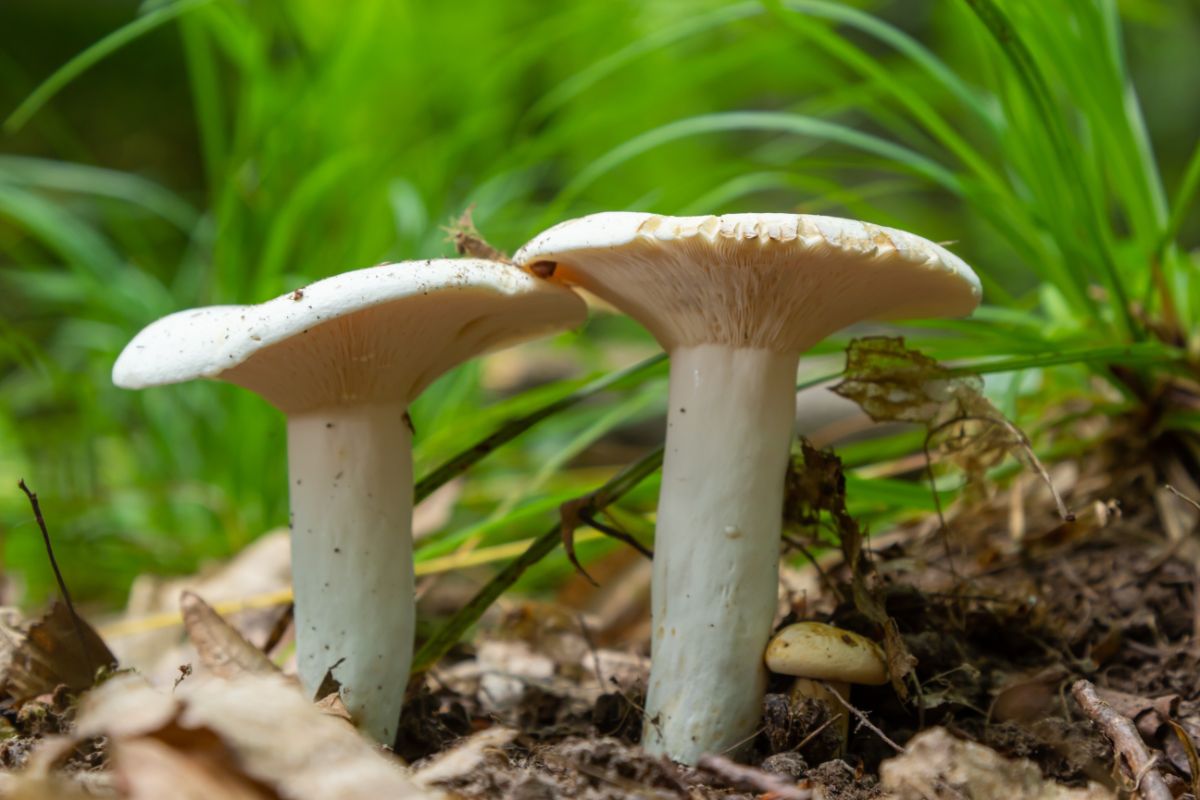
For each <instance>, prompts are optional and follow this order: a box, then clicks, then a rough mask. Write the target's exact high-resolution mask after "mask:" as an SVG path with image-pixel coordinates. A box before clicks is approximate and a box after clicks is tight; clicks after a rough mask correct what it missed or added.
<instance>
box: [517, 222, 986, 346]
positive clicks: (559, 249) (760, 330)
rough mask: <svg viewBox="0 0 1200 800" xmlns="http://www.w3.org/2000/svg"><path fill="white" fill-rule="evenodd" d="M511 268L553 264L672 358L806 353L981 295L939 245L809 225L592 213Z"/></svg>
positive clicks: (948, 310)
mask: <svg viewBox="0 0 1200 800" xmlns="http://www.w3.org/2000/svg"><path fill="white" fill-rule="evenodd" d="M514 260H515V262H516V263H517V264H518V265H521V266H524V267H526V268H532V265H538V264H544V263H546V262H551V263H555V265H556V268H555V270H554V273H553V277H552V279H553V280H554V281H556V282H560V283H565V284H568V285H572V284H574V285H579V286H582V287H583V288H586V289H588V290H589V291H591V292H592V293H594V294H596V295H598V296H599V297H601V298H603V299H604V300H607V301H609V302H611V303H613V304H614V305H616V306H617V307H619V308H621V309H624V310H625V311H626V313H628V314H629V315H630V316H632V317H634V318H635V319H637V320H638V321H639V322H640V323H642V325H644V326H645V327H646V328H647V329H648V330H650V332H651V333H653V334H654V335H655V337H656V338H658V340H659V342H660V343H662V344H663V345H664V347H666V348H667V349H671V348H673V347H676V346H694V345H698V344H705V343H720V344H728V345H732V346H735V347H754V348H765V349H769V350H775V351H777V352H801V351H803V350H806V349H807V348H808V347H810V346H812V345H813V344H815V343H816V342H818V341H820V340H821V339H822V338H824V337H825V336H827V335H829V334H831V333H833V332H835V331H838V330H840V329H842V328H844V327H846V326H848V325H850V324H853V323H855V322H858V321H862V320H872V319H873V320H881V319H901V318H920V317H941V316H963V315H966V314H968V313H970V312H971V311H972V310H973V309H974V308H975V307H976V306H977V305H978V304H979V299H980V294H981V289H980V284H979V279H978V278H977V277H976V276H975V274H974V273H973V272H972V271H971V269H970V267H968V266H967V265H966V264H965V263H964V262H963V261H962V259H960V258H958V257H957V256H955V255H954V254H952V253H950V252H949V251H947V250H946V249H945V248H943V247H941V246H939V245H937V244H934V243H933V242H931V241H928V240H926V239H923V238H921V237H919V236H916V235H914V234H911V233H906V232H904V231H898V230H894V229H892V228H884V227H880V226H878V225H872V224H870V223H865V222H858V221H856V220H848V219H839V218H836V217H822V216H812V215H804V214H727V215H724V216H706V217H663V216H658V215H654V214H643V213H633V212H608V213H601V214H593V215H591V216H587V217H581V218H579V219H575V220H570V221H568V222H564V223H561V224H559V225H556V226H554V227H553V228H550V229H549V230H547V231H545V232H543V233H541V234H540V235H538V236H537V237H536V238H534V239H533V240H532V241H531V242H529V243H528V244H526V245H525V246H524V247H522V248H521V249H520V250H518V251H517V253H516V255H515V256H514Z"/></svg>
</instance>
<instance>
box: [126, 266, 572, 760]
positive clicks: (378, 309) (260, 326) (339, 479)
mask: <svg viewBox="0 0 1200 800" xmlns="http://www.w3.org/2000/svg"><path fill="white" fill-rule="evenodd" d="M584 316H585V307H584V304H583V302H582V301H581V300H580V299H579V297H578V296H576V295H575V294H574V293H573V292H571V291H569V290H567V289H563V288H562V287H559V286H554V285H551V284H549V283H547V282H546V281H542V280H538V279H537V278H533V277H531V276H529V275H527V274H525V273H523V272H521V271H520V270H518V269H516V268H514V267H512V266H509V265H506V264H499V263H494V262H490V261H481V260H473V259H462V260H435V261H424V262H408V263H400V264H385V265H382V266H378V267H372V268H369V269H362V270H356V271H354V272H347V273H345V274H342V275H337V276H335V277H332V278H327V279H325V280H322V281H318V282H317V283H314V284H311V285H310V286H306V287H304V288H303V289H299V290H297V291H295V292H293V293H291V294H288V295H284V296H282V297H277V298H275V299H274V300H270V301H268V302H266V303H262V304H261V305H255V306H212V307H208V308H199V309H194V310H191V311H182V312H179V313H176V314H172V315H170V316H168V317H164V318H163V319H160V320H158V321H157V322H155V323H153V324H151V325H149V326H148V327H147V328H145V329H144V330H143V331H141V332H140V333H139V334H138V335H137V336H136V337H134V339H133V341H131V342H130V343H129V345H128V346H126V348H125V350H124V351H123V352H122V353H121V355H120V357H119V358H118V359H117V362H116V365H115V366H114V367H113V382H114V383H116V384H117V385H118V386H122V387H126V388H130V389H137V388H144V387H147V386H158V385H162V384H168V383H177V382H180V381H187V380H192V379H194V378H219V379H220V380H224V381H229V382H231V383H236V384H238V385H240V386H244V387H246V388H247V389H250V390H251V391H254V392H257V393H258V394H259V395H261V396H262V397H263V398H265V399H266V400H267V401H268V402H270V403H271V404H272V405H274V406H275V407H276V408H278V409H279V410H280V411H282V412H284V414H286V415H287V433H288V479H289V493H290V495H291V526H292V582H293V586H294V591H295V598H296V617H295V620H296V651H297V661H298V664H299V671H300V679H301V682H302V683H303V685H304V687H305V688H306V690H308V691H309V692H313V691H315V690H316V689H317V688H318V687H319V686H320V684H321V682H322V681H323V680H324V678H325V676H326V674H327V673H330V672H332V675H333V677H334V678H335V679H336V680H337V681H338V683H339V684H340V685H341V695H342V700H343V701H344V703H345V705H346V708H347V709H348V710H349V711H350V713H351V715H352V716H353V717H354V719H355V721H356V722H357V723H358V724H359V725H360V726H361V727H362V728H363V729H364V730H366V731H367V732H368V733H369V734H371V735H372V736H373V737H375V738H376V739H377V740H379V741H381V742H384V743H387V744H390V743H391V742H392V740H393V738H394V737H395V735H396V724H397V722H398V720H399V717H400V707H401V703H402V701H403V696H404V689H405V683H406V682H407V679H408V670H409V666H410V664H411V660H412V647H413V632H414V631H413V625H414V607H413V560H412V538H411V535H410V533H411V526H412V503H413V477H412V435H411V431H410V429H409V423H408V421H407V418H406V412H407V408H408V405H409V404H410V403H411V402H412V401H413V400H414V399H415V398H416V397H417V395H419V394H420V393H421V391H422V390H424V389H425V387H427V386H428V385H429V384H430V383H432V382H433V380H434V379H435V378H437V377H438V376H439V375H441V374H442V373H443V372H445V371H446V370H448V369H450V368H451V367H453V366H455V365H457V364H460V363H462V362H464V361H466V360H468V359H470V358H471V357H473V356H476V355H478V354H480V353H482V352H484V351H487V350H492V349H495V348H498V347H501V346H504V345H508V344H513V343H516V342H518V341H521V340H524V339H530V338H533V337H536V336H541V335H544V334H548V333H552V332H555V331H558V330H561V329H564V328H567V327H571V326H575V325H578V324H580V323H581V322H582V321H583V319H584Z"/></svg>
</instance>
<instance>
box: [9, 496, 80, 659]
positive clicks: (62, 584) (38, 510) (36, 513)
mask: <svg viewBox="0 0 1200 800" xmlns="http://www.w3.org/2000/svg"><path fill="white" fill-rule="evenodd" d="M17 487H18V488H20V490H21V491H22V492H24V493H25V496H26V497H28V498H29V505H30V506H32V507H33V518H34V519H35V520H37V525H38V529H39V530H41V532H42V541H43V542H44V543H45V545H46V556H47V557H48V558H49V559H50V569H51V570H53V571H54V580H55V581H57V582H58V591H59V594H61V595H62V599H63V602H64V603H66V605H67V611H68V612H70V614H71V623H72V624H73V625H74V626H75V635H76V636H78V637H79V649H80V650H81V651H82V652H83V657H84V658H85V659H87V660H89V661H90V660H91V657H92V654H91V652H90V651H89V650H88V646H87V637H86V636H84V634H83V624H82V623H81V622H80V620H79V615H78V614H76V613H75V606H74V604H72V603H71V593H70V592H68V591H67V582H66V581H64V580H63V576H62V572H61V571H60V570H59V568H58V561H57V559H55V558H54V548H53V547H51V546H50V531H48V530H46V518H45V517H43V516H42V505H41V503H39V502H38V496H37V493H36V492H34V491H33V490H31V489H30V488H29V487H28V486H27V485H26V484H25V479H24V478H21V479H20V480H18V481H17Z"/></svg>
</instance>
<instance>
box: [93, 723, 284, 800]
mask: <svg viewBox="0 0 1200 800" xmlns="http://www.w3.org/2000/svg"><path fill="white" fill-rule="evenodd" d="M189 733H191V734H194V735H196V736H197V737H198V736H200V735H204V736H207V737H211V736H212V735H213V734H212V732H211V731H191V732H189ZM181 745H183V746H184V747H185V748H186V749H181ZM110 757H111V759H112V770H113V773H114V774H115V775H116V776H117V778H118V780H119V782H120V785H121V787H122V789H123V790H124V793H123V797H125V798H127V800H163V798H167V797H169V798H171V800H279V798H280V796H279V794H278V793H276V792H274V791H272V790H271V789H269V788H267V787H264V786H261V785H258V784H257V782H256V781H254V780H253V779H251V778H250V777H249V776H247V775H245V774H243V773H242V772H240V771H239V770H238V769H237V768H236V767H235V765H234V761H233V759H232V758H231V757H230V756H229V755H228V754H227V753H220V752H214V753H208V752H205V751H204V749H203V748H200V747H197V746H195V745H193V744H189V743H188V742H187V741H186V740H185V741H177V742H173V743H171V744H167V743H166V742H162V741H159V740H158V739H157V738H150V737H147V738H140V739H131V740H128V741H122V742H116V743H114V744H113V746H112V749H111V753H110Z"/></svg>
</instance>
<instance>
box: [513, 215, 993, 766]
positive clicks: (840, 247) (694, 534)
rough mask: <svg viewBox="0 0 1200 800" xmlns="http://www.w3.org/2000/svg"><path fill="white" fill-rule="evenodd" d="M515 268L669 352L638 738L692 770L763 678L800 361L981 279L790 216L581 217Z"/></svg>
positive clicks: (975, 291)
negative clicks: (592, 299)
mask: <svg viewBox="0 0 1200 800" xmlns="http://www.w3.org/2000/svg"><path fill="white" fill-rule="evenodd" d="M515 259H516V262H517V263H518V264H520V265H522V266H524V267H526V268H527V269H529V270H530V271H532V272H534V273H536V274H538V275H544V276H551V278H552V280H555V281H558V282H561V283H564V284H566V285H572V286H580V287H583V288H585V289H587V290H588V291H590V292H592V293H593V294H595V295H597V296H599V297H600V298H602V299H604V300H606V301H608V302H609V303H611V304H612V305H614V306H616V307H617V308H619V309H621V310H623V311H624V312H625V313H627V314H629V315H630V316H632V317H634V318H635V319H637V320H638V321H639V322H640V323H641V324H642V325H644V326H645V327H646V328H647V329H648V330H649V331H650V332H651V333H652V334H654V336H655V338H657V339H658V341H659V343H660V344H661V345H662V346H663V348H664V349H665V350H667V352H669V353H670V355H671V377H670V389H669V392H670V398H669V403H670V406H669V409H668V416H667V441H666V455H665V461H664V464H663V478H662V490H661V495H660V497H659V504H658V526H657V527H658V530H657V534H656V536H655V557H654V577H653V590H652V594H653V598H652V613H653V616H654V624H653V631H654V634H653V641H652V655H653V664H652V668H651V677H650V686H649V697H648V698H647V705H646V726H645V731H644V735H643V742H644V744H645V746H646V748H647V749H649V750H650V751H651V752H654V753H666V754H668V755H670V756H671V757H672V758H674V759H676V760H678V761H683V762H687V763H695V761H696V759H697V758H699V756H700V755H701V754H703V753H706V752H707V753H720V752H727V751H729V750H730V749H736V748H737V746H738V745H739V743H741V742H744V741H746V740H748V738H749V735H750V734H751V732H752V731H753V730H754V728H755V726H756V725H757V722H758V719H759V716H760V706H761V702H762V695H763V691H764V688H765V683H766V674H765V672H764V670H763V667H762V664H761V660H760V658H759V654H760V653H762V652H763V648H764V647H765V645H766V643H767V637H768V636H769V635H770V629H771V619H772V612H773V610H774V607H775V594H776V585H777V575H778V560H779V535H780V526H781V517H782V497H783V481H784V473H785V470H786V466H787V461H788V451H789V447H790V443H791V439H792V434H793V426H794V419H795V391H794V382H795V377H796V368H797V362H798V359H799V357H800V354H801V353H802V352H803V351H805V350H807V349H808V348H809V347H811V346H812V345H814V344H816V343H817V342H819V341H820V340H821V339H823V338H824V337H826V336H828V335H829V334H831V333H833V332H835V331H838V330H840V329H842V328H844V327H846V326H848V325H851V324H853V323H855V322H858V321H861V320H868V319H895V318H905V317H909V318H914V317H933V316H960V315H965V314H968V313H970V311H971V310H972V309H974V308H975V306H976V305H977V304H978V303H979V295H980V286H979V281H978V279H977V278H976V277H975V275H974V274H973V273H972V272H971V270H970V268H968V267H967V265H966V264H964V263H963V262H962V261H961V260H959V259H958V258H957V257H955V256H954V255H952V254H950V253H949V252H947V251H946V250H945V249H943V248H941V247H939V246H938V245H936V244H933V243H932V242H929V241H926V240H925V239H922V238H920V237H917V236H914V235H912V234H909V233H904V232H902V231H896V230H891V229H889V228H881V227H877V226H875V225H869V224H866V223H862V222H856V221H852V220H844V219H834V218H831V217H815V216H803V215H794V214H732V215H726V216H720V217H661V216H656V215H653V214H641V213H625V212H621V213H603V214H594V215H592V216H589V217H583V218H581V219H577V220H571V221H569V222H564V223H562V224H560V225H557V226H555V227H553V228H551V229H549V230H547V231H545V232H544V233H542V234H540V235H539V236H537V237H536V238H535V239H534V240H533V241H531V242H530V243H529V244H527V245H525V246H524V247H523V248H521V250H520V251H519V252H518V253H517V254H516V257H515Z"/></svg>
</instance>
